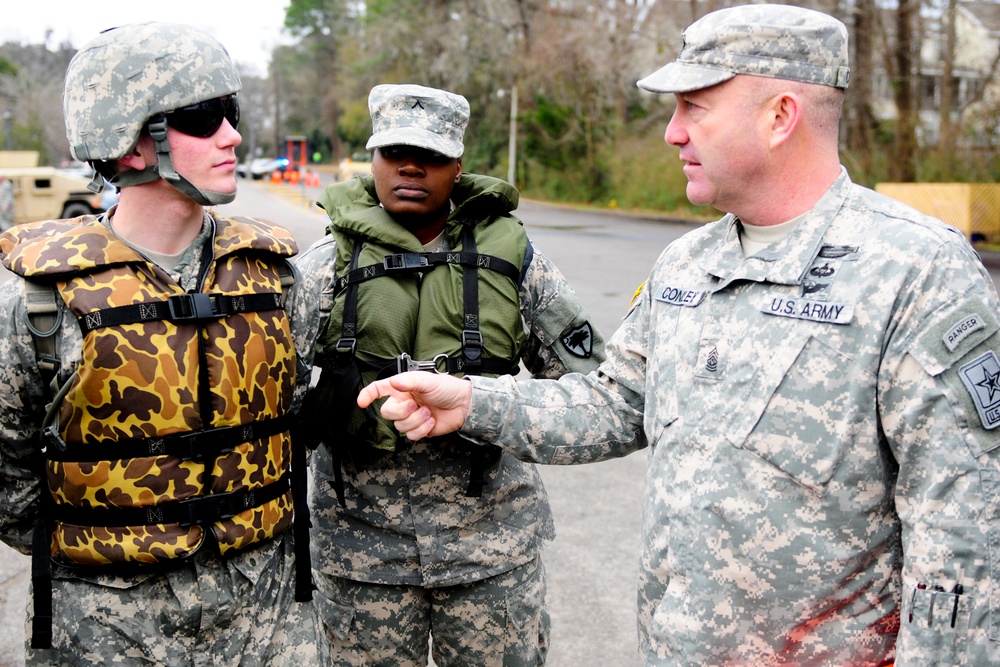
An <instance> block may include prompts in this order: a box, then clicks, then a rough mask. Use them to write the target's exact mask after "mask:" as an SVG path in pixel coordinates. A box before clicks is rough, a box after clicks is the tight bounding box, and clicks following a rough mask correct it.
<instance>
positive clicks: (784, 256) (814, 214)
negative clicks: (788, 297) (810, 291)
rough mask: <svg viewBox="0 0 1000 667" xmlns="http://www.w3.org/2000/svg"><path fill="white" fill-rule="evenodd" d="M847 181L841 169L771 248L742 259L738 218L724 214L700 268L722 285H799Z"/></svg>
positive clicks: (843, 195) (840, 201)
mask: <svg viewBox="0 0 1000 667" xmlns="http://www.w3.org/2000/svg"><path fill="white" fill-rule="evenodd" d="M850 185H851V179H850V177H849V176H848V175H847V170H846V169H844V168H843V167H841V171H840V176H838V177H837V180H836V181H834V183H833V185H832V186H830V189H829V190H827V191H826V193H825V194H824V195H823V196H822V197H821V198H820V200H819V201H818V202H816V205H815V206H813V208H812V209H811V210H810V211H808V212H807V213H806V215H805V216H804V217H803V219H802V222H801V223H800V224H799V225H798V226H797V227H796V228H795V229H794V230H792V231H791V232H789V233H788V234H786V235H785V236H784V237H783V238H781V239H779V240H778V241H776V242H775V243H773V244H772V245H770V246H768V247H767V248H764V249H763V250H760V251H759V252H757V253H755V254H754V255H751V256H750V257H747V258H744V257H743V249H742V246H741V245H740V236H739V229H738V228H737V223H738V222H739V219H738V218H737V217H736V216H735V215H733V214H732V213H728V214H726V216H725V217H724V218H722V219H721V220H720V221H719V222H718V223H717V225H718V227H717V238H716V241H715V243H714V248H713V249H712V250H711V251H710V252H709V253H708V254H707V256H706V258H705V262H704V268H705V271H706V272H707V273H709V274H710V275H712V276H715V277H716V278H717V279H719V280H720V281H721V282H722V283H729V282H732V281H733V280H751V281H754V282H768V283H774V284H778V285H799V284H801V283H802V281H803V279H804V278H805V276H806V272H807V271H808V270H809V268H810V267H811V266H812V263H813V261H814V260H815V259H816V255H817V254H818V253H819V250H820V248H821V247H822V245H823V238H824V236H825V235H826V232H827V230H828V229H829V228H830V225H831V224H832V223H833V221H834V219H835V218H836V216H837V213H838V212H839V211H840V209H841V207H842V206H843V204H844V200H845V199H846V197H847V194H848V191H849V189H850Z"/></svg>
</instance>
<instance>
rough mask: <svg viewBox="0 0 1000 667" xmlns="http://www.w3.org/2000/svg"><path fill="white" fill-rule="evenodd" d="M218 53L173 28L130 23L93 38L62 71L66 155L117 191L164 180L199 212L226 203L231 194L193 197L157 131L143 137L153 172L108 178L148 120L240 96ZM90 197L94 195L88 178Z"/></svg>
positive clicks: (212, 42) (225, 58)
mask: <svg viewBox="0 0 1000 667" xmlns="http://www.w3.org/2000/svg"><path fill="white" fill-rule="evenodd" d="M240 87H241V85H240V78H239V75H238V74H237V73H236V69H235V68H234V67H233V63H232V60H231V59H230V57H229V53H228V52H227V51H226V49H225V48H224V47H223V46H222V44H220V43H219V42H218V41H217V40H216V39H214V38H213V37H211V36H209V35H207V34H205V33H204V32H201V31H200V30H197V29H195V28H192V27H191V26H187V25H181V24H176V23H162V22H147V23H134V24H130V25H125V26H122V27H119V28H113V29H111V30H106V31H104V32H103V33H101V34H100V35H99V36H98V37H97V38H96V39H94V40H92V41H91V42H90V43H88V44H86V45H85V46H84V47H83V48H81V49H80V50H79V51H78V52H77V53H76V55H74V56H73V59H72V60H71V61H70V63H69V67H68V68H67V70H66V83H65V88H64V91H63V112H64V114H65V117H66V137H67V139H68V140H69V146H70V152H71V153H72V154H73V157H75V158H76V159H78V160H83V161H87V162H90V164H91V165H93V166H94V168H95V170H96V171H97V172H98V174H100V175H103V176H104V177H105V178H107V179H108V180H109V181H110V182H111V183H113V184H114V185H116V186H118V187H127V186H130V185H139V184H141V183H148V182H151V181H155V180H156V179H158V178H163V179H165V180H166V181H167V182H168V183H170V184H171V185H173V186H174V187H175V188H177V189H178V190H180V191H181V192H183V193H184V194H185V195H187V196H189V197H191V198H192V199H193V200H195V201H196V202H198V203H199V204H202V205H206V206H207V205H212V204H224V203H228V202H229V201H232V199H233V197H235V194H234V193H220V192H210V191H201V190H198V189H197V188H195V187H194V186H193V185H192V184H191V183H190V182H189V181H188V180H187V179H185V178H184V177H183V176H181V175H180V174H178V173H177V172H176V171H175V170H174V168H173V163H172V160H171V159H170V144H169V142H168V140H167V138H166V129H165V124H159V125H158V127H159V128H160V130H161V131H159V132H151V135H152V136H153V139H154V141H155V143H156V153H157V161H158V162H157V164H156V165H153V166H151V167H149V168H147V169H145V170H143V171H141V172H140V171H136V170H125V171H122V172H120V173H116V169H115V165H114V161H115V160H118V159H120V158H123V157H125V156H126V155H128V154H129V153H131V152H132V150H133V149H134V148H135V146H136V143H137V142H138V141H139V137H140V134H141V132H142V130H143V128H144V127H147V126H148V125H149V123H150V120H151V119H152V120H156V121H160V120H161V119H163V115H164V114H166V113H167V112H170V111H173V110H175V109H179V108H181V107H185V106H188V105H191V104H196V103H198V102H203V101H205V100H211V99H214V98H218V97H223V96H225V95H230V94H232V93H236V92H237V91H239V90H240ZM91 185H92V189H96V190H98V191H99V190H100V188H101V186H103V182H102V179H101V177H100V176H99V175H95V177H94V182H93V183H92V184H91Z"/></svg>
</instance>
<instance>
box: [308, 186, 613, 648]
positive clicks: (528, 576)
mask: <svg viewBox="0 0 1000 667" xmlns="http://www.w3.org/2000/svg"><path fill="white" fill-rule="evenodd" d="M462 179H463V180H462V183H463V185H462V186H461V187H460V188H456V193H457V192H458V191H459V189H461V190H462V192H463V193H469V194H468V197H469V199H468V200H465V199H462V198H459V199H456V200H455V201H454V204H455V211H454V212H453V216H455V217H460V216H462V215H465V214H466V213H465V212H466V211H468V210H473V211H480V212H482V213H481V215H486V214H489V215H495V216H504V215H507V214H508V213H509V212H510V211H511V210H512V209H513V207H514V206H516V205H517V198H518V193H517V190H516V189H514V188H513V187H512V186H510V185H508V184H507V183H505V182H503V181H500V180H498V179H494V178H488V177H482V176H473V175H470V174H463V175H462ZM369 180H370V179H369ZM473 183H474V184H475V185H474V186H471V190H470V189H469V187H470V186H469V184H473ZM331 188H334V189H336V191H337V192H338V193H339V194H338V196H337V197H336V198H335V199H334V198H333V197H332V196H331V197H328V198H327V201H328V202H329V201H336V202H338V203H339V204H341V205H340V206H337V207H332V206H329V205H328V208H329V209H330V210H331V211H336V214H334V213H331V215H340V214H342V215H344V216H352V215H354V214H355V213H356V212H357V210H360V208H361V207H371V206H373V205H376V204H377V202H376V201H375V200H372V199H368V200H367V203H363V202H364V201H365V196H364V193H365V190H364V188H363V187H362V181H361V180H358V179H355V180H352V181H351V182H348V183H341V184H336V185H334V186H331ZM456 196H457V195H456ZM463 196H464V195H463ZM355 200H356V202H357V203H355V204H353V205H351V204H344V202H349V201H355ZM473 200H474V201H475V205H473V206H469V207H468V208H464V207H463V205H465V204H467V203H468V202H469V201H473ZM335 223H336V220H335ZM335 245H336V244H335V242H334V240H333V237H332V236H329V235H328V236H327V237H326V238H324V239H322V240H321V241H320V242H318V243H317V244H315V245H314V246H313V247H312V248H310V249H309V250H308V251H306V252H305V253H303V254H302V255H301V256H299V257H298V258H296V260H295V261H296V264H297V267H298V269H299V271H300V273H301V274H302V275H301V278H300V282H299V287H300V289H301V294H313V295H318V296H319V299H318V303H319V311H318V312H317V311H316V310H315V305H316V304H315V302H314V303H312V304H308V305H311V306H313V308H311V309H308V308H307V309H306V310H304V311H303V312H300V313H296V315H297V316H299V317H303V318H309V317H312V318H313V319H312V320H311V322H310V328H311V330H312V331H314V332H316V333H318V332H319V331H320V330H321V329H322V327H323V325H324V322H325V320H326V318H327V317H328V316H329V314H330V311H331V308H332V298H331V290H332V286H333V282H334V275H333V273H334V257H335ZM438 270H443V269H438ZM384 279H385V278H383V280H384ZM519 300H520V312H521V319H522V320H523V322H521V321H519V322H516V323H513V324H514V326H517V327H521V326H523V327H524V328H525V330H526V331H527V332H529V335H528V340H527V343H526V344H525V346H524V349H523V350H522V352H521V354H520V358H521V359H522V360H523V362H524V364H525V366H526V367H527V368H528V369H531V371H532V372H533V373H534V374H535V375H536V376H537V377H558V376H559V375H562V374H563V373H565V372H567V371H581V372H587V371H590V370H592V369H594V368H596V367H597V364H598V363H599V362H600V360H602V359H603V357H604V355H603V340H602V339H601V337H600V334H599V333H597V332H596V331H593V332H592V340H591V346H590V355H589V357H587V356H584V355H583V354H582V352H581V350H582V346H578V347H576V349H577V352H576V353H573V352H571V351H570V347H571V345H567V344H565V343H564V342H563V341H562V338H564V337H566V335H567V334H569V333H571V332H573V331H575V330H580V331H583V330H584V329H583V328H581V327H583V326H584V325H585V324H586V323H588V322H589V316H588V314H587V313H586V311H585V310H584V309H583V307H582V305H581V304H580V302H579V300H578V298H577V297H576V295H575V294H574V292H573V291H572V289H571V288H570V286H569V285H568V284H567V282H566V280H565V279H564V278H563V276H562V275H561V274H560V273H559V271H558V269H557V268H556V267H555V266H554V265H553V264H552V263H551V262H550V261H548V260H547V259H545V257H544V256H543V255H542V254H541V253H540V252H538V251H537V250H535V251H534V255H533V257H532V260H531V262H530V264H529V266H528V269H527V272H526V275H525V277H524V280H523V282H522V284H521V286H520V290H519ZM303 306H307V304H303ZM359 337H360V334H359ZM310 353H311V352H310ZM515 437H518V436H515ZM329 444H330V445H331V446H334V447H336V446H338V445H339V444H341V443H336V442H335V443H329ZM469 448H470V447H469V445H468V444H466V443H463V442H462V441H461V440H459V439H457V438H455V437H450V438H446V439H445V440H443V441H436V442H432V443H428V442H414V443H407V444H405V445H404V446H400V447H399V448H398V449H397V451H396V452H394V453H387V454H383V455H382V457H381V458H379V459H378V460H377V461H376V462H375V463H374V464H372V465H370V466H366V467H365V468H364V469H362V470H358V469H356V468H355V467H354V466H353V465H352V463H351V462H350V461H349V460H345V462H344V471H343V474H344V482H345V485H346V487H347V488H346V492H345V496H346V507H341V506H340V504H339V503H338V501H337V497H336V493H335V490H334V466H335V465H336V464H335V463H334V462H333V459H332V457H331V455H330V452H329V449H328V448H327V446H326V445H324V446H321V447H320V448H319V449H318V450H317V451H316V453H315V454H314V455H313V461H314V467H313V471H314V480H313V481H314V486H313V497H312V508H313V510H312V511H313V515H312V516H313V531H312V538H311V543H312V546H313V564H314V566H315V568H316V569H317V570H318V581H317V584H318V586H319V590H318V591H317V604H318V607H319V613H320V616H321V618H322V621H323V623H324V624H325V625H326V627H327V632H328V634H329V635H330V636H331V639H332V640H333V641H334V643H335V649H334V652H335V656H336V662H335V664H338V665H339V664H350V665H376V664H377V665H403V664H407V665H410V664H426V659H427V640H426V637H427V635H428V634H433V636H434V638H435V642H434V646H435V651H438V650H453V649H456V647H457V651H458V654H457V655H449V654H448V653H442V654H438V653H435V657H436V658H437V659H438V660H439V661H440V660H447V662H444V663H441V662H439V664H450V665H482V666H488V665H498V666H499V665H501V664H504V665H537V664H542V662H543V661H544V655H545V650H546V648H547V637H548V613H547V611H546V610H545V609H544V606H543V599H544V592H545V580H544V571H543V569H542V564H541V561H540V559H539V554H540V552H541V549H542V546H543V544H544V543H545V542H546V541H548V540H551V539H552V538H553V537H554V530H553V524H552V516H551V512H550V509H549V504H548V500H547V497H546V494H545V490H544V487H543V485H542V481H541V478H540V477H539V475H538V472H537V471H536V470H535V468H534V467H533V466H531V465H529V464H525V463H522V462H520V461H518V460H517V459H515V458H514V457H513V456H511V455H509V454H505V455H503V456H502V458H501V459H500V461H499V462H498V463H497V464H496V465H495V467H493V468H492V469H491V470H490V471H489V472H488V474H487V476H486V485H485V487H484V489H483V492H482V496H481V497H469V496H467V495H466V488H467V487H468V485H469V475H470V466H469V460H470V457H469ZM498 603H499V606H500V608H499V609H497V605H498ZM431 604H433V605H434V614H435V615H434V616H433V617H432V616H431V613H430V612H429V611H428V609H429V605H431ZM370 616H375V617H377V618H378V619H379V621H378V622H377V623H369V624H362V623H361V622H360V620H358V619H360V618H362V617H365V618H368V617H370ZM357 633H371V637H367V636H366V637H363V638H362V639H361V640H358V639H357V638H356V637H355V635H356V634H357ZM359 641H360V643H368V644H374V645H377V646H379V647H380V648H379V650H378V651H373V652H372V653H369V654H365V655H363V656H362V655H359V654H357V653H354V650H355V649H354V648H351V649H350V650H340V651H338V650H337V648H336V646H337V645H344V644H345V643H346V644H347V645H353V644H356V643H359ZM421 641H422V643H421ZM449 647H450V648H449Z"/></svg>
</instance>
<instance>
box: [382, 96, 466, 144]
mask: <svg viewBox="0 0 1000 667" xmlns="http://www.w3.org/2000/svg"><path fill="white" fill-rule="evenodd" d="M368 111H369V112H370V113H371V116H372V136H371V139H369V140H368V144H367V145H366V146H365V148H367V149H369V150H371V149H373V148H379V147H381V146H417V147H419V148H426V149H427V150H430V151H434V152H435V153H440V154H441V155H444V156H446V157H451V158H458V157H462V153H464V152H465V146H464V145H463V144H462V137H463V136H464V135H465V127H466V126H467V125H468V124H469V102H468V100H466V99H465V98H464V97H462V96H461V95H456V94H455V93H449V92H448V91H446V90H438V89H437V88H427V87H424V86H418V85H415V84H400V85H394V84H382V85H378V86H375V87H374V88H372V90H371V93H369V95H368Z"/></svg>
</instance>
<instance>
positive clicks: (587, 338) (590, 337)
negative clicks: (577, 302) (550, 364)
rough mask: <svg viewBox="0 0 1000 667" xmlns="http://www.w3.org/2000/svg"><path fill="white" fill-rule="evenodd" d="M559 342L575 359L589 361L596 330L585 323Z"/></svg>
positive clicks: (564, 335)
mask: <svg viewBox="0 0 1000 667" xmlns="http://www.w3.org/2000/svg"><path fill="white" fill-rule="evenodd" d="M559 340H560V341H562V344H563V347H565V348H566V349H567V350H568V351H569V353H570V354H572V355H573V356H574V357H580V358H581V359H589V358H590V355H591V353H592V352H593V346H594V330H593V329H592V328H591V326H590V322H584V323H583V324H580V325H579V326H576V327H574V328H572V329H570V330H569V331H567V332H566V333H564V334H563V335H562V337H561V338H560V339H559Z"/></svg>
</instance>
